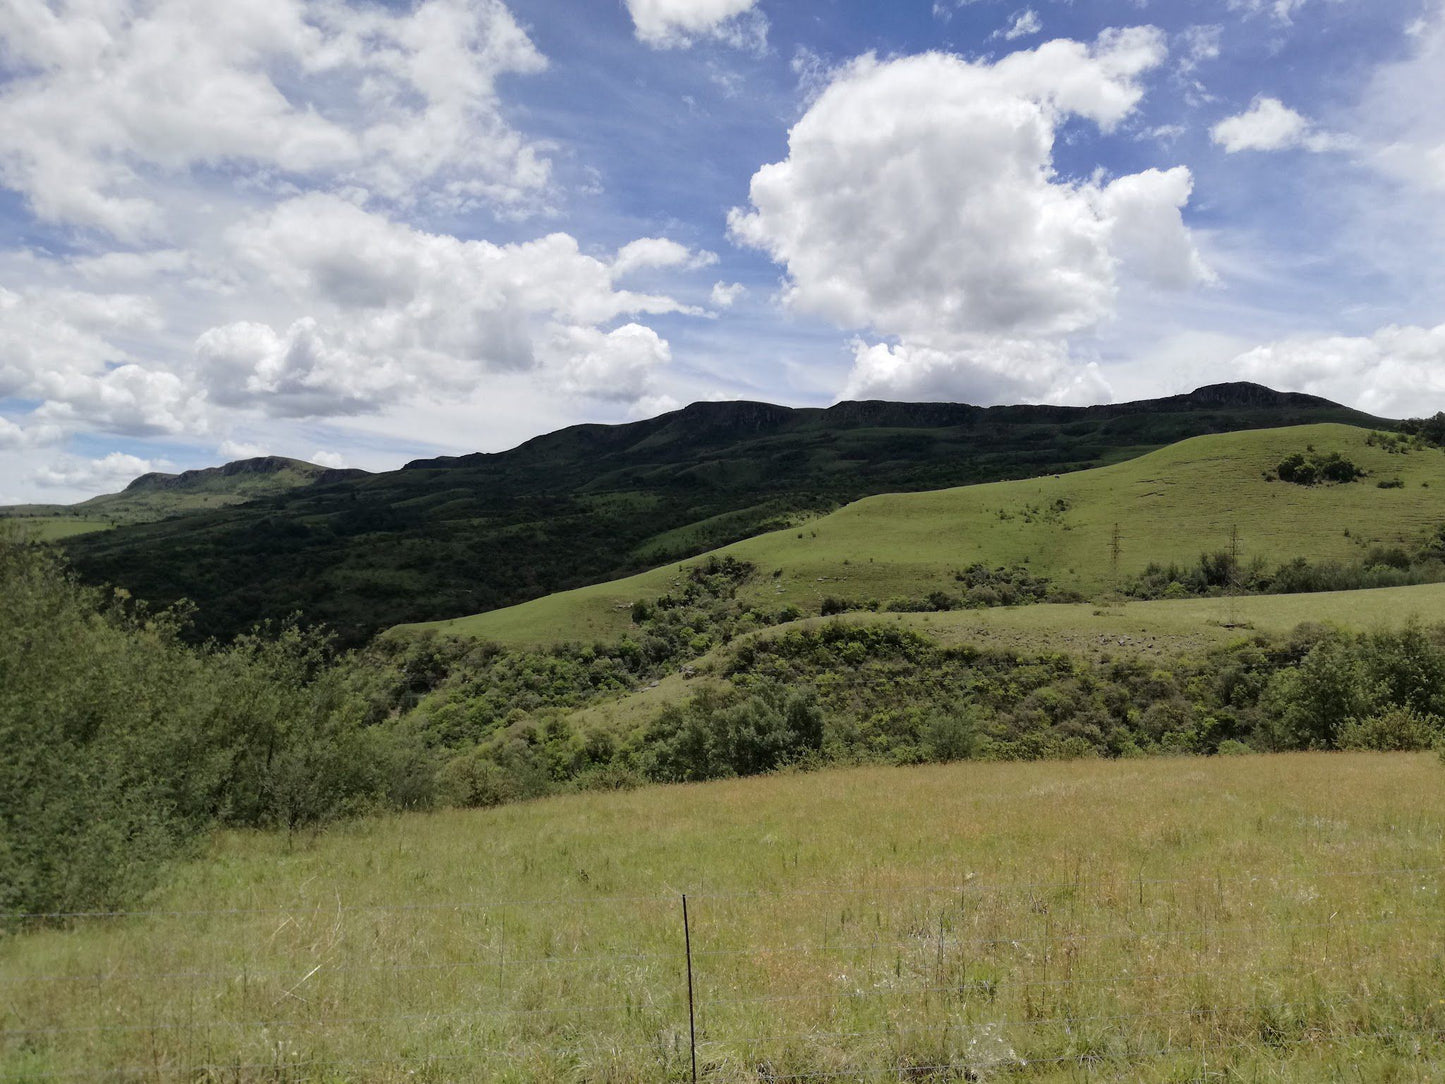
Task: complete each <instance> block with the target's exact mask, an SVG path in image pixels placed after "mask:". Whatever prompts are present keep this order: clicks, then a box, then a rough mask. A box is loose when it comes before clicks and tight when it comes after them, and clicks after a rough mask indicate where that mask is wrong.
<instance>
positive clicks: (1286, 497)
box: [409, 424, 1445, 645]
mask: <svg viewBox="0 0 1445 1084" xmlns="http://www.w3.org/2000/svg"><path fill="white" fill-rule="evenodd" d="M1369 439H1370V431H1369V430H1365V429H1360V428H1357V427H1353V426H1345V425H1337V424H1324V425H1308V426H1295V427H1290V428H1285V429H1269V430H1256V431H1252V432H1244V433H1228V434H1215V435H1209V436H1202V437H1195V438H1192V439H1189V440H1185V441H1181V442H1179V443H1178V444H1174V445H1171V446H1170V447H1168V448H1165V449H1161V450H1159V451H1156V452H1151V453H1149V454H1148V455H1145V456H1141V457H1139V458H1137V459H1132V460H1129V461H1127V462H1124V463H1117V464H1114V465H1111V466H1108V467H1101V468H1097V469H1094V470H1088V471H1080V472H1077V473H1073V474H1063V475H1058V476H1048V477H1043V478H1034V479H1027V480H1023V481H1011V482H997V483H991V484H985V485H975V486H966V487H962V488H956V489H948V490H939V491H933V492H926V493H906V494H886V495H881V496H876V497H870V498H866V499H864V500H860V501H857V502H855V503H853V504H851V505H848V506H847V507H845V508H842V509H840V510H838V511H837V512H834V513H832V514H831V515H828V516H824V517H821V518H818V519H816V520H813V521H811V522H809V523H807V524H806V525H803V526H801V527H795V528H789V529H787V530H782V531H775V532H772V533H770V534H767V535H762V536H759V537H757V538H753V539H748V540H746V541H743V542H739V543H736V544H734V545H732V546H728V547H725V548H724V549H722V550H720V551H718V552H719V553H724V554H732V555H735V556H737V557H738V558H741V559H744V560H747V561H750V562H752V563H753V564H754V565H756V566H757V568H758V570H759V575H757V576H755V577H754V579H753V581H752V582H751V583H749V584H748V585H746V586H745V587H744V588H743V594H744V595H747V596H748V597H749V598H750V599H752V600H754V601H756V602H758V603H764V604H767V605H768V606H770V607H773V608H777V607H779V606H783V605H786V604H790V603H791V604H794V605H796V606H798V607H799V608H800V609H802V610H803V611H804V612H813V613H816V612H817V611H818V608H819V605H820V602H821V600H822V599H824V598H825V597H828V596H835V597H844V598H848V599H851V600H855V601H863V600H868V599H876V600H879V601H882V602H886V600H887V599H889V598H890V597H893V596H906V597H913V598H917V597H922V596H924V595H926V594H928V593H929V592H930V591H933V590H938V589H948V588H951V587H953V586H954V585H955V584H954V574H955V572H957V571H958V570H960V569H963V568H966V567H967V566H969V565H972V564H974V563H975V562H982V563H985V564H987V565H989V566H997V565H1013V564H1024V565H1027V567H1028V569H1029V570H1030V571H1031V572H1032V573H1033V574H1035V575H1039V576H1047V577H1049V578H1050V579H1051V580H1052V581H1053V582H1054V583H1055V585H1056V586H1058V587H1061V588H1065V589H1072V590H1077V591H1080V592H1082V593H1084V594H1086V595H1094V594H1097V593H1099V592H1103V591H1107V590H1108V589H1109V588H1110V587H1111V586H1112V585H1114V583H1115V582H1116V581H1117V580H1122V579H1123V578H1126V577H1128V576H1130V575H1133V574H1136V573H1139V572H1141V571H1142V570H1143V569H1144V568H1145V566H1146V565H1148V564H1149V563H1150V562H1164V563H1167V562H1170V561H1179V562H1189V561H1192V560H1194V559H1195V558H1197V557H1198V556H1199V554H1200V553H1201V552H1202V551H1206V550H1208V551H1217V550H1223V549H1227V548H1229V546H1230V532H1231V529H1232V528H1233V527H1236V526H1237V527H1238V530H1239V550H1240V555H1241V558H1242V559H1243V560H1245V561H1248V560H1249V559H1251V558H1253V557H1262V558H1265V559H1267V560H1269V561H1276V562H1278V561H1285V560H1288V559H1291V558H1294V557H1307V558H1310V559H1311V560H1329V559H1350V558H1353V557H1358V556H1361V555H1362V554H1363V553H1364V552H1365V551H1366V550H1367V549H1368V548H1369V547H1370V546H1374V545H1393V544H1406V545H1409V544H1412V543H1415V542H1417V541H1418V540H1419V539H1420V538H1421V537H1422V536H1423V535H1424V534H1425V532H1427V531H1428V530H1430V529H1432V528H1434V527H1437V526H1438V525H1439V524H1440V523H1441V522H1442V521H1445V453H1442V452H1441V451H1440V450H1438V449H1434V448H1420V449H1416V450H1412V451H1409V452H1403V453H1402V452H1395V451H1389V450H1387V449H1386V448H1385V447H1383V446H1381V445H1379V444H1378V443H1369V442H1368V441H1369ZM1310 447H1313V448H1314V449H1316V451H1317V452H1319V453H1322V454H1323V453H1329V452H1332V451H1338V452H1340V453H1342V454H1343V455H1345V456H1346V457H1347V458H1348V459H1350V460H1352V461H1353V462H1355V463H1357V464H1358V465H1359V466H1361V467H1363V468H1364V469H1365V470H1366V471H1367V472H1368V473H1367V476H1366V477H1364V478H1362V479H1360V480H1358V481H1355V482H1351V483H1348V484H1342V485H1319V486H1298V485H1291V484H1288V483H1285V482H1280V481H1278V480H1274V481H1271V480H1269V479H1268V475H1269V474H1270V473H1271V472H1272V471H1273V469H1274V468H1275V467H1276V466H1277V465H1278V464H1279V463H1280V461H1281V460H1282V459H1284V458H1285V457H1286V456H1288V455H1290V454H1293V453H1296V452H1298V453H1306V452H1307V449H1309V448H1310ZM1397 479H1398V481H1399V483H1400V484H1399V486H1398V487H1393V488H1381V487H1380V485H1379V483H1380V482H1392V483H1393V482H1394V481H1395V480H1397ZM1116 525H1117V529H1118V535H1119V557H1118V563H1117V566H1116V565H1115V564H1114V560H1113V547H1112V541H1113V538H1114V533H1115V528H1116ZM774 572H776V573H777V574H776V575H774V574H773V573H774ZM677 578H678V568H677V566H675V565H670V566H666V567H663V568H658V569H654V570H652V571H651V572H647V573H643V574H641V575H637V576H633V577H630V578H627V579H622V580H617V581H613V582H611V583H606V584H599V585H595V586H591V587H586V588H582V589H580V590H576V591H570V592H566V593H562V594H557V595H553V596H550V597H547V598H543V599H538V600H536V601H534V602H530V603H526V604H524V605H521V606H516V607H511V608H508V609H502V610H497V611H492V612H489V613H484V614H479V615H475V616H472V617H467V618H460V619H455V620H451V621H443V622H435V623H432V624H430V625H420V626H410V627H409V628H410V629H421V628H434V629H436V630H438V631H439V632H444V633H448V634H456V635H464V636H476V637H481V638H486V639H491V640H496V641H498V642H501V643H506V644H518V645H533V644H544V643H549V642H557V641H565V640H583V641H585V640H590V639H610V638H615V637H616V636H618V635H621V634H622V633H623V632H625V631H626V630H627V628H628V626H629V624H630V616H629V608H630V605H631V603H632V602H633V601H635V600H637V599H650V598H655V597H658V596H660V595H663V594H665V593H666V592H667V591H668V590H669V589H670V588H671V587H672V586H673V585H674V583H675V581H676V580H677Z"/></svg>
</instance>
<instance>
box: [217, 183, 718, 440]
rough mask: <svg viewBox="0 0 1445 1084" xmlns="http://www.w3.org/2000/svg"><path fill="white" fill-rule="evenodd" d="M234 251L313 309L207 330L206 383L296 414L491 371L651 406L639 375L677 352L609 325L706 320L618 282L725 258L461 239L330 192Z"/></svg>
mask: <svg viewBox="0 0 1445 1084" xmlns="http://www.w3.org/2000/svg"><path fill="white" fill-rule="evenodd" d="M230 240H231V244H232V247H233V250H234V252H235V254H236V257H237V260H238V262H239V263H240V264H241V265H242V266H244V267H247V268H249V270H250V273H251V274H252V275H254V276H256V277H257V278H258V279H260V280H262V281H263V282H264V283H267V284H269V285H270V286H271V287H272V288H274V289H277V290H278V291H279V292H280V294H281V295H282V296H284V297H286V298H289V299H292V300H293V301H295V302H299V303H300V310H301V311H300V312H299V313H298V314H297V316H296V317H295V318H294V319H293V320H292V321H291V322H290V323H289V324H287V325H286V326H285V327H280V326H279V325H274V324H271V323H263V322H258V321H236V322H233V323H231V324H227V325H223V326H219V327H215V328H212V329H210V330H208V331H206V332H205V333H204V334H202V335H201V336H200V338H199V339H198V341H197V343H196V350H195V356H196V363H197V371H198V376H199V379H200V380H201V382H202V383H203V384H204V386H205V387H206V388H208V389H209V393H210V397H211V399H212V400H213V401H215V402H219V403H222V404H226V405H230V406H245V405H252V406H256V407H260V408H261V409H263V410H265V411H267V412H269V413H272V414H277V415H282V416H323V415H345V414H358V413H367V412H372V411H375V410H377V409H380V408H381V407H383V406H384V405H386V404H387V403H389V402H391V401H393V400H396V399H399V398H400V399H411V398H418V397H419V398H439V397H447V396H450V395H452V394H454V393H456V392H458V391H465V390H469V389H474V388H475V387H477V386H478V384H479V383H480V382H481V380H482V379H483V378H484V377H485V376H486V374H489V373H506V372H523V371H536V372H537V374H538V375H539V377H541V378H545V377H546V376H547V374H548V373H555V374H556V375H557V379H558V380H559V381H560V383H561V385H562V386H563V388H564V390H567V391H569V392H573V393H576V394H583V395H593V396H598V397H601V398H606V399H618V398H627V397H629V396H635V395H638V394H641V393H642V392H643V391H644V390H645V388H644V384H645V381H641V377H640V374H642V373H644V372H650V371H651V369H652V368H653V367H654V366H655V365H656V364H659V363H660V361H659V358H661V357H662V355H664V354H665V352H666V344H665V343H663V342H662V341H661V340H660V339H658V338H657V336H656V335H655V334H654V333H653V332H652V331H651V330H650V329H647V328H644V327H642V326H641V325H638V324H636V323H635V322H630V323H628V324H627V325H625V326H624V327H620V328H617V329H614V330H612V331H610V332H609V331H606V330H605V325H607V324H609V323H611V322H613V321H615V320H618V319H619V318H623V317H635V316H637V315H639V314H658V313H669V312H692V311H694V310H692V309H690V308H688V307H687V306H684V305H682V304H680V303H679V302H677V301H676V300H674V299H672V298H670V297H667V296H664V295H659V294H649V293H641V292H636V291H633V290H628V289H624V288H620V287H619V286H618V285H617V279H619V278H621V277H623V276H625V275H626V274H628V273H631V272H634V271H637V270H639V269H641V268H649V267H651V268H668V267H676V266H679V265H681V266H684V267H686V266H697V265H699V264H705V263H707V262H708V261H709V260H710V259H711V258H712V257H711V254H710V253H695V252H693V251H691V250H689V249H687V248H686V247H684V246H682V245H680V244H677V243H676V242H673V241H669V240H666V239H661V238H646V239H643V240H641V241H637V242H633V243H632V244H630V245H626V246H624V247H623V249H622V250H621V251H620V253H619V254H618V256H617V257H616V259H614V260H613V261H611V262H610V263H609V262H607V261H605V260H602V259H599V258H597V257H593V256H589V255H585V254H583V253H582V252H581V251H580V249H579V247H578V244H577V242H576V240H575V239H574V238H572V237H571V236H569V235H568V234H564V233H554V234H550V235H548V236H546V237H542V238H540V239H538V240H536V241H529V242H524V243H517V244H507V245H497V244H493V243H491V242H488V241H462V240H459V239H458V238H456V237H453V236H450V235H445V234H430V233H426V232H423V231H421V230H417V229H415V228H413V227H410V226H407V225H405V224H402V223H398V222H394V221H391V220H390V219H388V218H386V217H384V216H381V215H378V214H375V213H373V212H369V211H367V210H364V209H362V208H360V207H357V206H355V205H354V204H351V203H349V202H347V201H346V200H343V199H340V198H338V197H335V196H329V195H321V194H316V193H313V194H311V195H308V196H302V197H297V198H296V199H294V200H289V201H286V202H285V203H282V204H280V205H279V206H277V207H276V208H274V209H273V210H271V211H269V212H267V213H264V214H260V215H257V216H255V217H254V218H253V219H251V220H249V221H247V222H245V223H242V224H240V225H238V226H237V227H236V228H235V229H233V230H232V231H231V234H230ZM642 332H646V336H643V335H642V334H641V333H642ZM648 336H650V339H649V338H647V337H648ZM644 340H645V341H644ZM641 346H645V347H646V349H642V348H641ZM662 360H665V358H663V359H662ZM608 372H611V373H612V374H613V375H614V377H615V382H614V383H612V384H610V385H609V384H608V383H607V381H606V380H605V379H604V374H605V373H608Z"/></svg>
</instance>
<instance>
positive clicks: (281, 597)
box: [67, 384, 1396, 644]
mask: <svg viewBox="0 0 1445 1084" xmlns="http://www.w3.org/2000/svg"><path fill="white" fill-rule="evenodd" d="M1327 421H1328V422H1349V423H1352V424H1358V425H1372V424H1373V425H1381V426H1389V427H1394V426H1395V425H1396V423H1394V422H1385V421H1381V420H1380V419H1373V418H1370V417H1369V416H1368V415H1364V414H1361V413H1360V412H1358V411H1353V410H1349V409H1347V408H1345V407H1342V406H1339V405H1338V404H1335V403H1330V402H1328V401H1326V400H1323V399H1318V398H1314V397H1312V396H1306V395H1295V394H1285V393H1280V392H1275V391H1271V390H1270V389H1268V388H1262V387H1259V386H1257V385H1252V384H1226V385H1216V386H1213V387H1208V388H1201V389H1198V390H1197V391H1194V392H1191V393H1189V394H1188V395H1177V396H1171V397H1169V398H1166V399H1158V400H1148V401H1143V402H1137V403H1120V404H1111V405H1107V406H1093V407H1057V406H1000V407H988V408H983V407H975V406H969V405H967V404H961V403H882V402H866V403H839V404H837V405H836V406H833V407H830V408H828V409H826V410H813V409H804V410H793V409H789V408H787V407H779V406H772V405H769V404H766V403H747V402H726V403H694V404H693V405H691V406H688V407H685V408H683V409H682V410H677V411H673V412H672V413H669V414H665V415H662V416H660V417H657V418H650V419H647V420H646V421H640V422H633V423H629V424H626V425H613V426H604V425H581V426H573V427H570V428H568V429H563V430H559V431H558V432H555V433H549V434H546V435H545V436H541V437H537V438H535V439H534V440H530V441H527V442H526V443H525V444H522V445H521V446H519V447H517V448H514V449H511V450H509V451H506V452H500V453H496V454H485V455H484V454H476V455H467V456H459V457H443V458H439V459H431V460H418V461H416V462H413V463H409V464H407V465H406V467H405V468H403V469H402V470H398V471H389V472H386V473H383V474H377V475H373V476H370V477H366V478H361V479H355V480H350V481H341V482H338V483H337V484H334V485H325V486H309V487H305V488H303V489H300V490H296V491H293V492H291V493H289V494H283V495H280V496H274V497H270V498H266V499H264V500H262V501H259V502H256V503H254V504H252V505H249V506H247V507H245V508H233V509H219V510H212V511H208V512H203V513H199V514H196V515H190V516H186V517H184V518H174V519H170V520H166V521H163V522H160V523H148V524H135V525H132V526H126V527H122V528H121V529H119V530H116V531H113V532H106V533H105V534H103V535H102V534H97V535H91V536H82V537H79V538H76V539H75V540H74V541H72V542H68V543H67V550H68V552H69V553H70V555H71V557H72V559H73V561H74V562H75V565H76V567H77V568H78V570H79V571H80V572H81V573H82V574H83V575H84V576H86V577H87V579H89V580H90V581H92V582H97V581H108V582H114V583H118V584H120V585H122V586H124V587H127V588H129V589H130V590H131V591H132V593H133V594H134V595H135V596H136V597H138V598H143V599H146V600H148V601H151V602H155V603H169V602H173V601H175V600H176V599H178V598H188V599H191V600H192V601H194V602H196V603H197V604H198V605H199V607H200V610H199V616H198V625H197V632H198V633H199V634H200V635H202V636H206V635H218V636H229V635H232V634H234V633H236V632H238V631H240V630H243V629H245V628H247V627H249V626H250V625H251V624H253V623H254V622H256V621H258V620H260V619H263V618H268V617H269V618H280V617H284V616H286V615H288V614H291V613H293V612H295V611H297V610H298V609H299V610H300V611H301V612H302V613H303V614H304V616H305V617H306V619H307V620H309V621H311V622H318V623H324V624H327V625H329V626H330V627H332V628H333V629H335V630H336V631H337V633H338V634H339V636H340V638H341V640H342V642H343V643H346V644H356V643H359V642H362V641H364V640H366V639H367V638H369V637H370V636H371V635H372V634H373V633H374V632H376V631H379V630H381V629H385V628H387V627H389V626H391V625H395V624H397V623H400V622H409V621H424V620H432V619H437V618H446V617H455V616H458V615H462V614H468V613H476V612H478V611H481V610H490V609H494V608H496V607H499V606H505V605H508V604H511V603H516V602H522V601H525V600H527V599H535V598H539V597H542V596H545V595H548V594H550V593H553V592H556V591H559V590H564V589H568V588H574V587H580V586H583V585H586V584H592V583H598V582H604V581H607V580H611V579H614V578H616V577H618V576H622V575H627V574H630V573H633V572H637V571H640V570H642V569H645V568H650V567H652V566H654V565H657V564H660V563H664V562H666V561H669V560H676V559H680V558H686V557H691V556H693V555H696V554H697V553H700V552H703V551H705V550H709V549H712V548H715V547H717V546H720V545H724V544H726V543H729V542H733V541H735V540H737V539H740V538H746V537H749V536H753V535H757V534H760V533H762V532H764V531H768V530H772V529H775V528H779V527H783V526H787V525H789V524H794V523H796V522H797V521H798V520H799V518H800V517H806V516H811V515H813V514H816V513H819V512H826V511H830V510H832V509H835V508H838V507H839V506H841V505H843V504H845V503H846V502H848V501H852V500H856V499H857V498H859V497H863V496H866V495H869V494H876V493H888V492H899V491H918V490H932V489H939V488H941V487H944V486H957V485H963V484H967V483H973V482H988V481H996V480H998V479H1002V478H1026V477H1033V476H1036V475H1041V474H1053V473H1058V472H1063V471H1070V470H1078V469H1081V468H1085V467H1095V466H1099V465H1102V464H1105V463H1113V462H1118V461H1120V460H1123V459H1127V458H1129V457H1131V456H1134V455H1139V454H1141V453H1143V452H1145V451H1147V450H1149V449H1151V448H1158V447H1161V446H1163V445H1166V444H1169V443H1171V442H1173V441H1177V440H1179V439H1181V438H1183V437H1188V436H1193V435H1197V434H1201V433H1216V432H1227V431H1236V430H1242V429H1258V428H1263V427H1268V426H1279V425H1293V424H1300V423H1304V422H1327Z"/></svg>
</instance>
